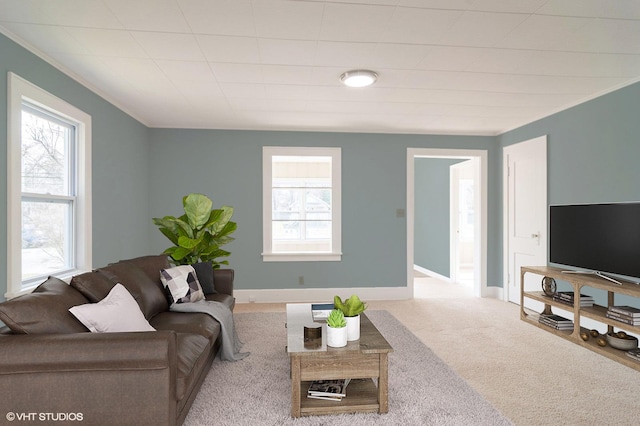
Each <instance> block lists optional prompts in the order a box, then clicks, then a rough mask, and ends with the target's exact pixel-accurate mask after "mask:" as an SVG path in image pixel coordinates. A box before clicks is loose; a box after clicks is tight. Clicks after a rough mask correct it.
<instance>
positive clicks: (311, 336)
mask: <svg viewBox="0 0 640 426" xmlns="http://www.w3.org/2000/svg"><path fill="white" fill-rule="evenodd" d="M321 347H322V326H321V325H320V324H317V325H309V326H305V327H304V348H305V349H320V348H321Z"/></svg>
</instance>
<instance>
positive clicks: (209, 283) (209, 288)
mask: <svg viewBox="0 0 640 426" xmlns="http://www.w3.org/2000/svg"><path fill="white" fill-rule="evenodd" d="M191 266H193V269H195V270H196V275H197V276H198V281H200V285H201V286H202V291H204V294H212V293H217V292H216V287H215V286H214V284H213V263H212V262H199V263H194V264H193V265H191Z"/></svg>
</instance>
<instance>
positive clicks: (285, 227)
mask: <svg viewBox="0 0 640 426" xmlns="http://www.w3.org/2000/svg"><path fill="white" fill-rule="evenodd" d="M272 232H273V240H274V241H277V240H299V239H300V235H301V233H300V222H299V221H277V222H276V221H274V222H273V230H272Z"/></svg>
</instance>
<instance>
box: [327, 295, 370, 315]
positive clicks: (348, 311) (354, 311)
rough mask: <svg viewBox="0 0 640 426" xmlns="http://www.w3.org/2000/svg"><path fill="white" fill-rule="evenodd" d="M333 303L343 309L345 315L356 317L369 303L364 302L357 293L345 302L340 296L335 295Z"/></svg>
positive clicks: (337, 307)
mask: <svg viewBox="0 0 640 426" xmlns="http://www.w3.org/2000/svg"><path fill="white" fill-rule="evenodd" d="M333 305H334V306H335V307H336V309H339V310H341V311H342V313H343V314H344V316H345V317H355V316H357V315H360V314H361V313H363V312H364V311H365V309H367V304H366V303H364V302H362V301H361V300H360V298H359V297H358V296H356V295H355V294H354V295H353V296H351V297H350V298H348V299H345V301H344V302H343V301H342V299H340V296H334V298H333Z"/></svg>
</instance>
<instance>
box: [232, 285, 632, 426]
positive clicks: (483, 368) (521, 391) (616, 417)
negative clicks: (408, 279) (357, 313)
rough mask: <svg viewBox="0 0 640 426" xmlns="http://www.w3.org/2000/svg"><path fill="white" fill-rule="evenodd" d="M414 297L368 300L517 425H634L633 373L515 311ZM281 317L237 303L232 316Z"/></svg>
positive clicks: (464, 292) (423, 291) (489, 303)
mask: <svg viewBox="0 0 640 426" xmlns="http://www.w3.org/2000/svg"><path fill="white" fill-rule="evenodd" d="M416 296H417V297H416V298H415V299H413V300H407V301H391V302H377V301H374V302H371V303H370V308H371V309H385V310H387V311H388V312H390V313H391V314H393V315H394V316H395V317H396V318H397V319H398V320H400V321H401V322H402V323H403V324H404V325H405V326H406V327H407V328H408V329H409V330H411V331H412V332H413V333H414V334H415V335H416V336H417V337H418V338H419V339H420V340H422V341H423V342H424V343H425V345H427V346H428V347H429V348H431V349H432V350H433V351H434V352H435V354H436V355H438V356H439V357H440V358H441V359H442V360H443V361H445V362H446V363H447V364H448V365H449V366H450V367H451V368H453V369H454V370H455V371H456V372H457V373H458V374H459V375H460V376H461V377H463V378H464V379H465V380H466V381H467V383H469V384H470V385H471V386H472V387H473V388H474V389H475V390H476V391H477V392H479V393H480V394H481V395H482V396H483V397H485V398H486V399H487V400H488V401H489V402H491V403H492V404H493V405H494V406H495V407H496V408H497V409H498V410H500V412H501V413H502V414H504V415H505V416H506V417H508V418H509V419H510V420H511V421H513V422H514V423H515V424H516V425H637V424H638V423H639V422H640V421H639V419H640V372H637V371H635V370H633V369H631V368H629V367H626V366H623V365H621V364H618V363H616V362H614V361H611V360H609V359H607V358H605V357H603V356H601V355H598V354H596V353H594V352H591V351H589V350H587V349H584V348H582V347H579V346H577V345H574V344H572V343H570V342H567V341H565V340H563V339H559V338H557V337H555V336H553V335H551V334H550V333H546V332H544V331H543V330H540V329H538V328H536V327H533V326H531V325H529V324H526V323H524V322H523V321H521V320H520V316H519V307H518V306H516V305H514V304H511V303H507V302H502V301H498V300H495V299H479V298H474V297H472V296H471V293H470V291H469V290H468V289H466V288H464V287H462V286H460V285H455V284H448V283H443V282H440V281H437V280H433V279H429V278H421V279H417V280H416ZM268 311H272V312H273V311H275V312H284V304H242V305H238V307H237V308H236V312H268Z"/></svg>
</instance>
